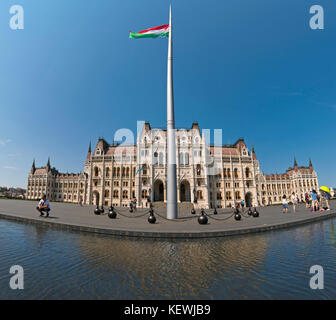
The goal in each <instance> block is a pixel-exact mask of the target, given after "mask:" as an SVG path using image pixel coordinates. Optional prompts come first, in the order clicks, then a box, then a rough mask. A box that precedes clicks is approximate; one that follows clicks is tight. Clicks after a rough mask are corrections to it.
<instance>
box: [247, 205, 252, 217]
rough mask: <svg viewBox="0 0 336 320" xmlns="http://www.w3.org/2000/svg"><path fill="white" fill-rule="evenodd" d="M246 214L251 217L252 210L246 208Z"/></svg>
mask: <svg viewBox="0 0 336 320" xmlns="http://www.w3.org/2000/svg"><path fill="white" fill-rule="evenodd" d="M247 214H248V215H249V216H252V214H253V213H252V209H251V207H249V208H248V211H247Z"/></svg>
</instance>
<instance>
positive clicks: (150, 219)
mask: <svg viewBox="0 0 336 320" xmlns="http://www.w3.org/2000/svg"><path fill="white" fill-rule="evenodd" d="M149 212H150V213H149V217H148V222H149V223H151V224H154V223H155V222H156V218H155V216H154V211H153V209H150V210H149Z"/></svg>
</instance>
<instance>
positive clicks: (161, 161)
mask: <svg viewBox="0 0 336 320" xmlns="http://www.w3.org/2000/svg"><path fill="white" fill-rule="evenodd" d="M159 164H160V165H163V164H164V162H163V153H162V152H160V153H159Z"/></svg>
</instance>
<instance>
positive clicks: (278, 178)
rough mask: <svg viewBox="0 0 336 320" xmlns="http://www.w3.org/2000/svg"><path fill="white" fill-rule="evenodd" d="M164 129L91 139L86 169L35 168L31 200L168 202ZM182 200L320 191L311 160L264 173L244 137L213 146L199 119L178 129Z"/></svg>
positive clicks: (209, 201)
mask: <svg viewBox="0 0 336 320" xmlns="http://www.w3.org/2000/svg"><path fill="white" fill-rule="evenodd" d="M166 133H167V132H166V130H164V129H154V128H153V129H152V128H151V126H150V124H149V123H145V124H144V127H143V129H142V132H141V134H140V135H139V137H137V142H136V145H131V146H125V145H110V144H108V143H107V142H106V141H105V140H104V139H103V138H100V139H99V140H98V142H97V144H96V146H95V148H94V149H93V150H91V144H90V146H89V151H88V153H87V156H86V160H85V163H84V171H83V172H82V173H77V174H74V173H70V174H69V173H60V172H58V171H57V170H56V169H55V168H51V166H50V160H49V159H48V163H47V165H46V166H45V167H42V168H36V167H35V161H34V162H33V165H32V168H31V171H30V173H29V176H28V186H27V198H28V199H38V198H40V197H41V196H42V194H46V195H47V197H48V198H49V199H51V200H56V201H64V202H78V200H79V199H80V198H81V199H82V201H83V203H86V204H99V205H101V204H103V205H105V206H110V205H113V206H128V204H129V202H130V199H133V198H137V200H138V206H144V205H145V203H146V202H147V201H148V200H151V201H152V202H154V201H166V188H167V181H166V174H167V167H166V151H167V149H166ZM176 161H177V190H178V195H177V196H178V202H192V203H194V205H195V207H196V208H214V207H220V208H225V207H231V206H233V205H235V203H237V202H241V201H242V200H245V202H246V205H247V206H257V205H269V204H277V203H281V200H282V196H283V195H284V194H285V195H286V196H287V197H290V195H291V194H292V192H295V194H297V195H298V197H299V198H301V199H303V198H304V195H305V193H306V192H309V191H311V190H312V189H318V177H317V173H316V172H315V170H314V168H313V165H312V162H311V161H309V165H308V166H307V167H302V166H300V167H299V166H298V164H297V162H296V160H295V159H294V166H293V167H292V168H289V169H288V170H287V171H286V172H285V173H283V174H268V175H266V174H263V173H262V172H261V171H260V166H259V160H258V159H257V156H256V152H255V150H254V148H252V149H251V150H249V149H248V147H247V146H246V144H245V141H244V139H239V140H238V141H237V142H236V143H234V144H233V145H223V146H219V147H214V146H211V145H208V144H207V143H206V142H205V137H204V135H202V134H201V132H200V128H199V126H198V124H197V123H193V125H192V127H191V128H190V129H179V130H177V131H176Z"/></svg>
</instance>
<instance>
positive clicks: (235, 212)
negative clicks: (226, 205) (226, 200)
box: [234, 208, 241, 221]
mask: <svg viewBox="0 0 336 320" xmlns="http://www.w3.org/2000/svg"><path fill="white" fill-rule="evenodd" d="M234 214H235V215H234V218H235V220H237V221H239V220H240V219H241V215H240V213H239V209H238V208H236V209H235V211H234Z"/></svg>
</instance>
